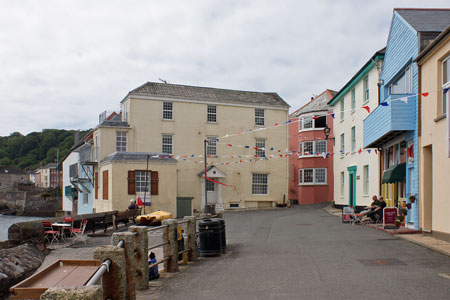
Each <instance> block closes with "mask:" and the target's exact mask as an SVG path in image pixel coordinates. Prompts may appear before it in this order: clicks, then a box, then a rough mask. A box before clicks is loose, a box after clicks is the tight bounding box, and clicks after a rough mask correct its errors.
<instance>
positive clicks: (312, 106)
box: [289, 90, 337, 118]
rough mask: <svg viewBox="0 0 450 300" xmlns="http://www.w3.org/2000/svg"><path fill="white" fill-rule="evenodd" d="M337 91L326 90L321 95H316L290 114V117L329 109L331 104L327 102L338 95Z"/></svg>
mask: <svg viewBox="0 0 450 300" xmlns="http://www.w3.org/2000/svg"><path fill="white" fill-rule="evenodd" d="M336 93H337V92H335V91H332V90H325V91H324V92H322V93H321V94H320V95H319V96H316V97H315V98H314V99H312V100H311V101H309V102H308V103H306V104H305V105H303V106H302V107H301V108H299V109H297V110H296V111H294V112H293V113H292V114H290V115H289V118H295V117H298V116H299V115H302V114H304V113H310V112H316V111H317V112H318V111H327V110H329V109H330V106H329V105H328V104H327V103H328V101H330V99H331V98H333V97H334V96H335V95H336Z"/></svg>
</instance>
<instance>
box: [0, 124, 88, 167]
mask: <svg viewBox="0 0 450 300" xmlns="http://www.w3.org/2000/svg"><path fill="white" fill-rule="evenodd" d="M87 132H88V131H81V132H80V138H81V137H83V136H84V135H85V134H86V133H87ZM74 133H75V131H74V130H59V129H44V130H43V131H42V132H32V133H30V134H27V135H22V134H21V133H19V132H14V133H12V134H10V135H9V136H4V137H2V136H0V165H7V166H16V167H18V168H21V169H29V168H37V167H39V164H40V162H43V163H51V162H56V157H57V153H58V152H59V160H60V161H61V159H62V158H64V157H65V156H66V155H67V154H68V153H69V152H70V148H72V146H73V144H74ZM58 150H59V151H58Z"/></svg>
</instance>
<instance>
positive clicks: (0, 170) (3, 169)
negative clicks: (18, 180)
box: [0, 166, 27, 175]
mask: <svg viewBox="0 0 450 300" xmlns="http://www.w3.org/2000/svg"><path fill="white" fill-rule="evenodd" d="M0 174H16V175H27V173H25V171H23V170H21V169H19V168H16V167H13V166H0Z"/></svg>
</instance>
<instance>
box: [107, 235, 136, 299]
mask: <svg viewBox="0 0 450 300" xmlns="http://www.w3.org/2000/svg"><path fill="white" fill-rule="evenodd" d="M136 235H137V234H136V233H134V232H115V233H113V235H112V244H113V245H117V243H118V242H120V241H121V240H122V241H123V248H124V249H125V261H126V273H127V277H126V279H127V280H126V282H127V300H131V299H136V269H135V265H134V257H135V249H136V247H135V244H134V239H135V236H136Z"/></svg>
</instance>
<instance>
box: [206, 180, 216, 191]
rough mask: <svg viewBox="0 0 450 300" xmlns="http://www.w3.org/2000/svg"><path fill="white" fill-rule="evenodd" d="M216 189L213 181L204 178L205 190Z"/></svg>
mask: <svg viewBox="0 0 450 300" xmlns="http://www.w3.org/2000/svg"><path fill="white" fill-rule="evenodd" d="M215 190H216V184H215V182H213V181H209V180H206V191H207V192H214V191H215Z"/></svg>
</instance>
